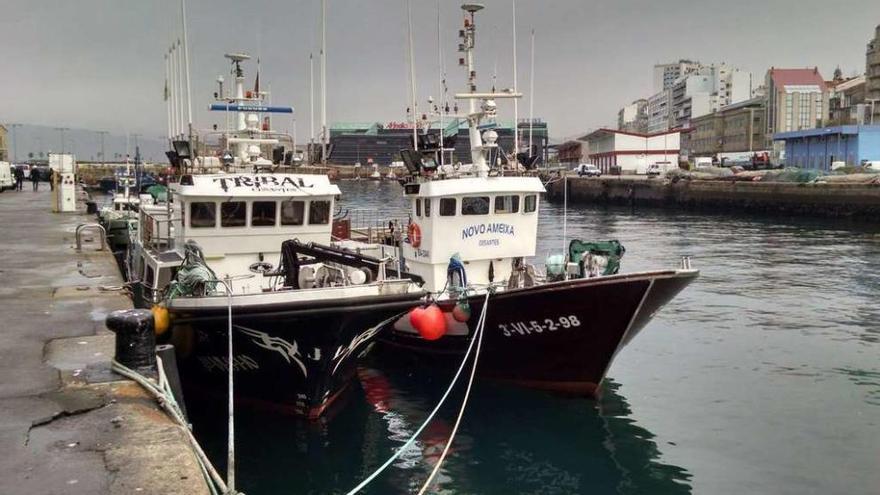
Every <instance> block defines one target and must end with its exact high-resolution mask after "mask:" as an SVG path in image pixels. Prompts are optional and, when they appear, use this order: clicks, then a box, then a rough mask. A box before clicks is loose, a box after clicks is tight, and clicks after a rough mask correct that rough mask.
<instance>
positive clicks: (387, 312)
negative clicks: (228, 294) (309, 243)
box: [169, 294, 418, 419]
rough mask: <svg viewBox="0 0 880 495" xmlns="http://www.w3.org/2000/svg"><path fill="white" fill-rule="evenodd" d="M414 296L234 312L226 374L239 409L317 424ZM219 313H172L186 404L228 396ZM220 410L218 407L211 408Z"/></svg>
mask: <svg viewBox="0 0 880 495" xmlns="http://www.w3.org/2000/svg"><path fill="white" fill-rule="evenodd" d="M416 304H418V294H414V295H397V296H393V297H388V296H377V297H366V298H359V300H357V301H344V300H343V301H331V302H330V303H327V304H324V305H322V306H319V307H308V308H306V307H302V305H296V304H292V305H288V306H284V305H281V306H275V307H273V308H271V309H267V308H250V309H248V308H235V309H234V311H233V347H234V358H233V367H234V371H235V396H236V402H237V403H238V404H240V405H244V406H251V407H256V408H260V409H271V410H276V411H281V412H284V413H291V414H295V415H301V416H307V417H309V418H311V419H316V418H318V417H319V416H321V415H322V414H323V413H324V412H325V411H326V410H327V409H328V408H329V407H330V405H331V404H332V403H333V402H334V401H335V400H336V399H337V398H338V397H339V396H340V395H341V394H342V393H343V392H344V390H345V389H346V387H347V385H348V384H349V382H350V381H351V379H352V377H353V376H354V372H355V365H356V362H357V359H358V357H360V356H361V355H363V354H365V353H366V352H368V351H369V348H370V346H371V345H372V344H373V342H374V339H375V337H376V334H377V333H378V331H379V330H380V329H381V327H382V326H383V325H384V324H387V322H390V321H393V320H394V319H396V318H397V317H398V316H399V315H400V314H401V313H403V312H405V311H406V310H407V309H409V308H411V307H413V306H414V305H416ZM226 311H227V310H226V308H225V307H223V308H213V309H210V310H200V311H193V310H187V311H173V310H172V318H173V321H174V324H173V326H172V329H171V331H170V332H169V333H170V336H169V338H170V341H171V343H172V344H174V346H175V349H176V351H177V358H178V367H179V369H180V374H181V381H182V382H183V386H184V395H185V396H186V397H187V398H188V399H189V398H192V397H198V398H199V399H201V400H205V399H207V400H218V401H219V400H223V401H225V397H226V394H227V386H228V384H227V378H228V376H227V373H228V368H227V352H228V337H227V335H228V333H227V332H228V320H227V313H226ZM218 407H219V405H218Z"/></svg>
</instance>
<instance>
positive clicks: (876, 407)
mask: <svg viewBox="0 0 880 495" xmlns="http://www.w3.org/2000/svg"><path fill="white" fill-rule="evenodd" d="M340 188H341V189H342V191H343V196H342V207H343V208H350V209H352V210H354V209H368V210H372V211H378V212H380V213H382V214H387V215H393V216H397V217H405V215H406V210H405V206H406V204H405V202H404V201H403V200H402V197H401V188H400V187H399V186H398V185H397V184H396V183H390V182H384V183H376V182H369V181H342V182H341V183H340ZM564 232H565V233H566V235H567V239H572V238H580V239H585V240H586V239H590V240H606V239H618V240H620V241H621V242H622V243H623V244H624V246H625V247H626V249H627V253H626V255H625V256H624V258H623V263H622V271H624V272H631V271H639V270H647V269H657V268H668V267H675V266H678V264H679V262H680V255H682V254H687V255H690V256H691V257H692V264H693V266H694V267H695V268H699V269H700V270H701V276H700V278H699V279H698V280H697V281H696V282H695V283H693V284H692V285H691V286H690V287H688V288H687V289H686V290H685V291H684V292H683V293H682V294H680V295H679V296H678V297H677V298H676V299H675V300H674V301H672V302H671V303H670V304H669V305H668V306H667V307H665V308H664V309H663V310H662V311H661V312H660V313H659V314H658V315H657V316H656V318H655V319H654V320H653V321H652V322H651V323H650V324H649V325H648V326H647V327H646V328H645V330H644V331H643V332H642V333H641V334H639V336H638V337H637V338H636V339H635V340H634V341H633V342H632V343H631V344H630V345H629V346H628V347H627V348H625V349H624V350H623V351H622V352H620V353H619V354H618V356H617V358H616V360H615V362H614V364H613V365H612V366H611V368H610V370H609V372H608V379H607V381H606V383H605V387H604V392H603V395H602V397H601V398H600V399H599V400H588V399H573V398H566V397H558V396H554V395H551V394H547V393H543V392H536V391H529V390H523V389H518V388H513V387H509V386H504V385H499V384H495V383H487V382H479V381H478V382H477V383H476V384H475V386H474V390H473V392H472V394H471V399H470V402H469V405H468V408H467V411H466V413H465V416H464V420H463V422H462V426H461V429H460V430H459V433H458V436H457V437H456V440H455V443H454V444H453V447H452V449H451V454H450V456H449V458H447V460H446V461H445V463H444V465H443V468H442V469H441V471H440V474H439V475H438V478H437V479H438V480H439V482H438V484H437V485H435V490H434V491H433V493H446V494H514V493H517V494H518V493H528V494H605V493H620V494H634V493H650V494H661V495H663V494H684V493H712V494H740V493H762V494H812V493H815V494H826V493H847V494H876V493H880V471H878V470H877V466H878V461H880V358H878V355H880V290H878V289H880V226H878V225H877V224H865V223H848V222H846V221H841V220H811V219H806V218H788V217H773V218H760V217H755V216H745V215H733V214H718V215H712V214H692V213H683V212H677V211H665V210H659V209H636V210H632V209H629V208H605V207H596V206H571V207H569V208H568V222H567V232H566V229H565V228H564V227H563V208H562V205H561V204H558V203H557V204H552V203H551V204H546V203H545V204H543V205H542V209H541V224H540V234H539V247H538V256H536V259H535V260H534V262H535V263H536V264H542V263H543V259H544V258H545V257H546V255H547V253H549V252H551V251H556V252H558V251H560V250H561V249H562V246H563V242H564V239H563V235H564ZM489 311H491V306H490V309H489ZM389 361H390V362H389ZM451 376H452V370H435V369H424V368H419V369H413V368H405V367H399V366H395V365H394V362H393V359H392V360H389V359H388V357H385V358H384V359H382V360H378V359H367V360H366V361H365V363H364V365H363V366H362V367H361V368H360V370H359V373H358V378H359V379H358V381H357V382H356V383H354V384H353V386H352V387H351V388H350V390H349V393H347V394H346V395H345V396H344V397H343V399H342V402H341V403H340V404H339V406H338V407H337V409H336V410H335V411H331V413H330V414H328V415H327V417H326V418H324V419H323V420H321V421H318V422H307V421H303V420H298V419H294V418H291V417H288V416H280V415H275V414H272V413H269V412H255V411H250V410H247V409H239V410H238V411H237V414H236V438H237V443H236V465H237V468H238V469H237V480H238V486H239V488H240V489H241V490H243V491H245V492H246V493H248V494H251V495H259V494H276V493H277V494H281V493H284V494H288V493H308V494H323V493H346V492H347V491H348V490H349V489H351V488H352V487H354V486H355V485H357V484H358V483H359V482H360V481H361V480H363V479H364V478H365V477H367V476H368V475H369V474H370V473H372V472H373V470H375V469H376V468H377V467H378V466H379V465H380V464H382V463H383V462H384V461H385V460H386V459H387V458H388V457H389V456H390V455H391V454H392V453H393V452H394V451H395V450H396V449H397V448H399V447H400V446H401V445H402V444H403V443H404V442H405V441H406V440H407V439H408V438H409V437H410V435H411V434H412V433H413V432H414V431H415V429H416V428H418V426H419V425H420V424H421V423H422V421H423V420H424V418H425V417H426V416H427V415H428V413H429V412H430V411H431V410H432V409H433V407H434V405H435V404H436V403H437V401H438V400H439V398H440V396H441V395H442V394H443V392H444V391H445V389H446V387H447V385H448V383H449V380H450V378H451ZM278 386H279V387H283V386H284V384H278ZM462 395H463V387H461V386H460V387H458V388H457V389H456V393H453V394H452V395H451V397H450V400H449V401H448V402H447V407H444V408H443V409H441V412H440V414H439V415H438V418H439V419H438V420H436V421H435V422H434V423H432V424H431V425H430V426H429V427H428V428H427V430H426V431H425V433H424V434H423V435H422V436H421V437H420V439H419V441H418V442H417V443H416V444H415V446H414V447H413V448H412V449H410V450H408V451H407V452H406V453H405V454H404V455H403V456H402V457H401V458H400V459H398V461H397V462H395V463H394V464H393V465H392V466H391V467H390V468H389V469H388V470H387V471H385V472H384V473H383V474H382V475H380V476H379V477H378V478H377V479H376V481H374V482H373V483H372V484H371V485H370V486H369V487H368V488H367V489H366V490H364V491H363V492H361V493H371V494H392V495H393V494H404V493H414V492H416V491H418V489H419V487H420V486H421V484H422V482H423V481H424V480H425V478H426V477H427V475H428V473H429V472H430V471H431V469H432V468H433V465H434V463H435V462H436V460H437V458H438V457H439V455H440V452H441V451H442V449H443V445H444V443H445V441H446V439H447V438H448V435H449V433H450V430H451V428H452V425H453V423H454V421H455V416H456V414H457V412H458V407H459V405H460V404H461V399H462ZM205 405H207V404H203V406H205ZM191 410H195V416H194V418H193V419H194V423H195V426H196V433H197V435H198V436H199V438H200V440H201V441H202V442H203V443H204V444H205V445H206V448H207V450H208V451H209V453H210V454H211V456H212V458H214V459H215V460H216V462H217V464H218V466H220V467H221V468H222V466H223V462H222V460H223V459H224V458H225V439H226V429H225V427H226V417H225V406H222V405H218V406H217V407H214V406H213V405H212V406H211V407H207V408H206V407H201V408H200V407H191Z"/></svg>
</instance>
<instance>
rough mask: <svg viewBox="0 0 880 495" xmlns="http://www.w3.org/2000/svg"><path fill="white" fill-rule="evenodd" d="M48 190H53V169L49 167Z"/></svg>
mask: <svg viewBox="0 0 880 495" xmlns="http://www.w3.org/2000/svg"><path fill="white" fill-rule="evenodd" d="M49 190H50V191H54V190H55V169H51V168H50V169H49Z"/></svg>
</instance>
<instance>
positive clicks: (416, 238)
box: [407, 223, 422, 248]
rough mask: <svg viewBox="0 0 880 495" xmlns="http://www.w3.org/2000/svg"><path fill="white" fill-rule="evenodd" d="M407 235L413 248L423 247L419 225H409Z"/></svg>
mask: <svg viewBox="0 0 880 495" xmlns="http://www.w3.org/2000/svg"><path fill="white" fill-rule="evenodd" d="M407 234H408V235H409V243H410V244H412V247H414V248H417V247H419V246H421V245H422V229H420V228H419V225H418V224H416V223H411V224H409V229H408V230H407Z"/></svg>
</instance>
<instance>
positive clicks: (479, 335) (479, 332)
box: [347, 287, 495, 495]
mask: <svg viewBox="0 0 880 495" xmlns="http://www.w3.org/2000/svg"><path fill="white" fill-rule="evenodd" d="M494 292H495V291H494V290H493V288H492V287H489V288H487V290H486V299H485V300H484V301H483V310H482V311H481V312H480V319H479V320H478V321H477V328H476V330H475V332H474V338H472V339H471V342H470V344H468V348H467V351H466V352H465V354H464V358H463V359H462V361H461V365H459V367H458V370H457V371H456V372H455V376H453V377H452V382H451V383H450V384H449V387H448V388H447V389H446V392H444V393H443V396H442V397H440V401H439V402H437V405H436V406H435V407H434V410H433V411H431V413H430V414H428V417H427V418H426V419H425V421H424V422H423V423H422V425H421V426H419V427H418V429H416V431H415V432H414V433H413V434H412V436H411V437H410V438H409V440H407V441H406V443H404V444H403V445H402V446H401V447H400V448H399V449H397V451H396V452H394V454H392V455H391V457H389V458H388V460H387V461H385V463H384V464H382V465H381V466H379V468H378V469H376V470H375V471H373V473H372V474H371V475H369V476H367V478H366V479H364V480H363V481H361V482H360V484H358V485H357V486H356V487H354V488H352V489H351V491H349V492H348V494H347V495H354V494H355V493H357V492H358V491H360V490H362V489H363V488H364V487H366V486H367V485H368V484H370V483H371V482H372V481H373V480H374V479H376V477H377V476H379V474H381V473H382V471H384V470H385V469H387V468H388V466H390V465H391V463H392V462H394V461H395V460H396V459H397V458H398V457H400V455H401V454H403V452H404V451H406V450H407V449H408V448H409V447H410V446H412V444H413V442H415V441H416V438H418V436H419V435H420V434H421V433H422V431H423V430H424V429H425V428H427V426H428V424H430V423H431V421H432V420H433V419H434V416H435V415H436V414H437V411H439V410H440V407H441V406H443V403H444V402H446V399H447V398H448V397H449V394H450V393H452V389H453V388H454V387H455V383H456V382H457V381H458V377H459V376H461V372H462V371H463V370H464V367H465V365H466V364H467V362H468V359H469V358H470V355H471V351H472V350H473V349H474V343H475V342H476V343H477V355H476V357H475V358H474V365H473V367H472V368H471V376H470V381H469V382H468V389H467V393H466V394H465V398H464V402H463V403H462V407H461V410H460V411H459V415H458V421H456V423H455V429H453V430H452V434H451V435H450V437H449V442H448V443H447V444H446V448H445V449H444V450H443V456H441V457H440V460H439V461H438V463H437V466H436V467H435V468H434V471H432V472H431V476H429V477H428V480H427V481H426V482H425V486H423V487H422V491H420V492H419V493H423V492H424V489H425V487H427V486H428V484H430V482H431V479H432V478H433V477H434V474H435V473H436V471H437V469H438V468H439V466H440V463H441V462H443V457H445V456H446V453H447V452H448V450H449V446H450V445H451V444H452V439H453V437H454V436H455V430H456V429H457V428H458V424H459V421H460V420H461V416H462V414H463V413H464V408H465V406H466V405H467V398H468V394H469V393H470V389H471V384H472V383H473V379H474V370H475V369H476V367H477V359H478V358H479V352H480V343H481V342H482V340H483V327H484V326H485V324H486V308H487V307H488V306H489V296H490V295H491V294H493V293H494Z"/></svg>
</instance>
